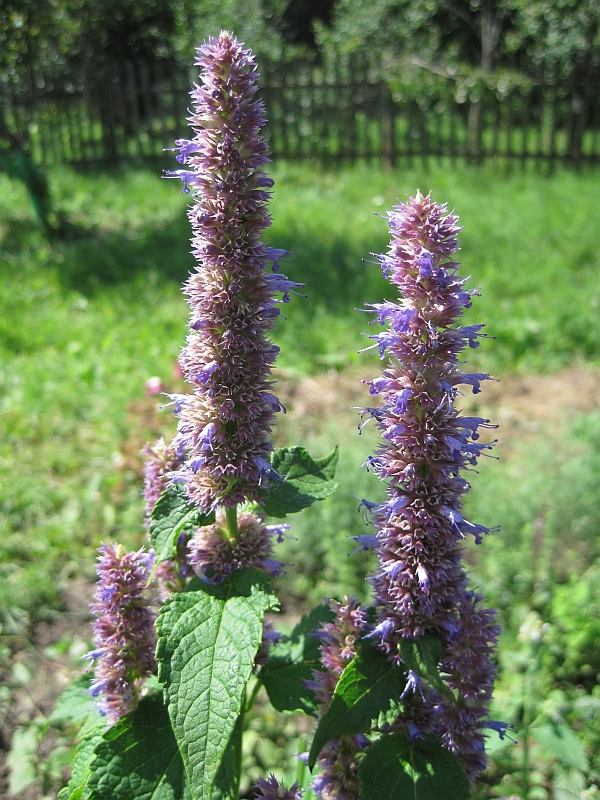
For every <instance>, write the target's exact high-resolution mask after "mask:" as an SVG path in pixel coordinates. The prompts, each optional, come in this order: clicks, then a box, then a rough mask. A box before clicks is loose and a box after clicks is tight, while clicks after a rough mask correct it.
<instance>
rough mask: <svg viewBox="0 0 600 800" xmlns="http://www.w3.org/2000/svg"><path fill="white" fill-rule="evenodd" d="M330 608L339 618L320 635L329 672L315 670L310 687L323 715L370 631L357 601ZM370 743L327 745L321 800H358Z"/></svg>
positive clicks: (318, 782)
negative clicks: (363, 758) (362, 760)
mask: <svg viewBox="0 0 600 800" xmlns="http://www.w3.org/2000/svg"><path fill="white" fill-rule="evenodd" d="M329 605H330V607H331V609H332V610H333V611H335V613H336V618H335V620H334V621H333V622H328V623H325V624H324V625H323V627H322V628H321V630H320V631H319V633H318V637H319V639H320V640H321V662H322V664H323V666H324V667H325V669H326V671H325V672H323V671H320V670H315V671H314V672H313V680H312V681H311V682H310V684H309V686H310V688H312V689H314V691H315V693H316V695H317V699H318V700H319V702H320V705H321V714H322V713H324V712H325V710H326V709H327V706H328V705H329V703H330V701H331V698H332V697H333V693H334V691H335V687H336V685H337V682H338V680H339V678H340V675H341V674H342V672H343V671H344V668H345V667H346V666H347V665H348V664H349V663H350V662H351V661H352V659H353V658H354V657H355V655H356V653H357V652H358V644H359V639H360V636H361V634H362V633H364V632H365V631H366V630H367V622H366V617H365V610H364V609H363V608H362V607H361V606H359V605H358V603H357V601H356V600H355V599H354V598H347V597H345V598H344V601H343V603H337V602H335V601H333V600H330V601H329ZM368 744H369V741H368V739H367V738H366V736H362V735H359V736H351V735H343V736H336V737H335V738H334V739H332V740H331V741H330V742H329V743H328V744H326V745H325V747H324V748H323V750H322V751H321V755H320V756H319V758H318V761H317V763H318V764H319V767H320V768H321V769H322V772H321V774H320V775H317V777H316V778H315V780H314V781H313V785H312V788H313V790H314V791H315V792H316V794H317V795H318V796H319V797H320V798H322V800H358V797H359V792H360V783H359V780H358V765H359V760H360V757H361V755H362V753H363V751H364V749H365V747H367V745H368Z"/></svg>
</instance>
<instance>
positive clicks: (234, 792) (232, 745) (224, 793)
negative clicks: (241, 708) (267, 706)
mask: <svg viewBox="0 0 600 800" xmlns="http://www.w3.org/2000/svg"><path fill="white" fill-rule="evenodd" d="M243 732H244V717H243V715H242V714H240V715H239V717H238V718H237V721H236V723H235V727H234V729H233V733H232V734H231V738H230V739H229V743H228V745H227V748H226V750H225V752H224V753H223V758H222V760H221V765H220V767H219V770H218V772H217V775H216V777H215V782H214V784H213V788H212V792H211V796H210V800H238V797H239V793H240V773H241V765H242V734H243Z"/></svg>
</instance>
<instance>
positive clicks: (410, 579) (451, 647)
mask: <svg viewBox="0 0 600 800" xmlns="http://www.w3.org/2000/svg"><path fill="white" fill-rule="evenodd" d="M388 220H389V227H390V231H391V234H392V242H391V244H390V248H389V250H388V253H387V254H386V255H383V256H379V257H378V260H379V262H380V264H381V266H382V269H383V273H384V275H385V276H386V277H388V278H390V280H391V282H392V283H395V284H396V286H397V287H398V288H399V290H400V294H401V300H400V302H399V303H392V302H384V303H379V304H374V305H373V306H372V308H373V310H374V312H375V313H376V314H377V318H378V321H379V322H380V323H381V324H382V325H383V324H386V325H387V328H386V330H385V331H384V332H383V333H379V334H377V335H374V336H372V337H371V338H372V339H374V340H375V344H374V345H373V347H375V348H377V349H378V350H379V353H380V356H381V358H384V357H385V356H388V357H389V359H390V360H389V363H388V365H387V366H386V367H385V368H384V370H383V372H382V375H381V377H378V378H375V379H374V380H372V381H370V382H369V385H370V390H371V394H373V395H380V396H381V399H382V402H381V404H380V406H379V407H378V408H368V409H364V412H363V417H364V416H367V417H372V418H373V419H374V420H375V424H376V426H377V427H378V428H379V430H380V431H381V434H382V439H383V444H382V445H381V446H380V447H379V449H378V451H377V452H376V454H375V455H374V456H371V457H370V459H369V460H368V468H370V469H372V470H373V471H374V472H375V473H376V474H377V475H378V476H379V477H380V478H381V479H382V480H384V481H386V483H387V499H386V501H385V502H384V503H383V504H381V505H380V506H379V507H375V508H373V507H370V508H369V509H368V513H369V515H370V517H371V519H372V520H373V522H374V524H375V526H376V527H377V544H376V548H375V549H376V551H377V554H378V556H379V567H378V570H377V572H376V574H375V576H374V578H373V583H374V587H375V593H376V598H377V604H378V607H379V609H380V615H379V622H378V625H377V626H376V628H375V630H374V631H373V634H372V635H373V637H374V638H375V639H376V640H377V641H378V642H379V643H380V645H381V646H382V647H383V648H384V649H385V650H386V651H387V652H388V653H389V654H390V657H391V658H393V659H394V660H396V661H399V660H400V657H399V654H398V644H399V642H400V640H401V639H402V637H408V638H418V637H420V636H422V635H423V634H424V633H428V634H432V635H434V636H436V637H437V638H439V639H440V640H441V642H442V645H443V647H444V650H445V655H444V660H443V662H442V663H443V668H444V670H445V671H446V672H447V673H448V679H447V680H448V683H449V684H450V685H451V686H452V688H456V689H457V690H458V691H459V692H461V693H462V694H461V696H460V697H459V700H458V701H457V703H456V704H453V705H452V708H450V707H446V703H448V702H449V701H447V700H443V701H441V702H440V703H439V704H438V707H437V709H436V714H435V716H436V717H437V722H436V719H434V713H433V706H434V704H435V703H436V699H435V695H434V693H433V692H431V691H428V692H427V693H426V694H423V693H421V692H420V687H416V690H415V691H413V694H412V696H411V699H410V704H411V705H414V706H415V708H414V709H413V710H414V712H415V714H416V712H417V711H418V717H417V716H415V714H412V716H411V713H412V712H410V713H409V712H407V713H406V714H405V718H404V720H401V721H400V723H399V724H404V725H405V727H408V724H409V723H413V728H415V725H414V719H416V718H420V719H422V720H423V723H422V729H426V730H427V731H429V730H431V728H432V727H433V728H434V729H435V727H436V725H437V726H438V728H439V730H440V732H441V731H443V725H441V720H442V718H444V719H445V720H446V721H447V722H448V728H447V730H446V732H445V733H444V736H443V741H444V743H445V744H446V746H448V747H449V749H450V750H452V751H454V752H456V753H460V754H461V755H462V756H464V758H463V761H464V763H465V765H466V766H467V768H468V771H469V774H470V775H471V776H473V775H474V774H476V772H477V771H478V770H479V769H481V767H482V764H483V754H482V752H481V751H482V750H483V738H482V736H481V727H482V717H484V716H485V715H486V713H487V711H486V707H485V702H487V700H488V699H489V696H490V695H491V687H492V683H493V678H494V668H493V662H492V660H491V659H492V656H493V650H494V647H495V643H496V639H497V627H496V626H495V624H494V623H493V619H492V617H493V613H492V612H489V611H480V612H476V611H475V609H474V607H473V603H472V601H471V600H470V599H469V598H470V597H471V595H470V593H469V592H468V591H467V577H466V575H465V572H464V569H463V565H462V561H461V547H462V543H463V542H464V540H465V538H466V534H467V533H471V534H472V535H473V536H474V537H475V541H476V542H477V543H479V542H480V541H481V540H482V534H485V533H488V532H489V530H490V529H488V528H486V527H484V526H483V525H477V524H474V523H472V522H469V521H468V520H466V519H465V518H464V517H463V515H462V513H461V498H462V495H464V493H465V492H466V491H467V490H468V489H469V484H468V483H467V482H466V480H464V478H462V477H461V475H460V473H461V471H463V470H465V469H469V467H471V466H473V465H475V464H476V462H477V459H478V458H479V456H480V455H481V454H482V453H484V451H486V450H488V449H490V448H491V446H492V445H493V442H491V443H483V444H482V443H481V442H480V441H479V430H480V429H481V428H491V427H495V426H491V425H490V424H489V421H488V420H485V419H482V418H479V417H468V416H463V415H462V414H461V413H460V412H459V411H458V410H457V409H456V408H455V405H454V401H455V399H456V396H457V394H458V390H457V388H456V387H457V386H460V385H470V386H471V387H472V389H473V392H474V393H476V392H478V391H479V387H480V383H481V381H483V380H486V379H488V378H489V376H488V375H483V374H479V373H464V372H462V370H461V369H460V364H459V360H458V358H459V354H460V353H461V351H462V350H463V348H464V347H466V346H467V345H469V346H470V347H476V346H477V345H478V344H479V342H478V337H480V336H482V334H481V333H480V331H481V328H482V327H483V326H482V325H470V326H465V327H459V326H456V324H455V323H456V321H457V319H458V317H459V316H460V314H461V313H462V310H463V308H466V307H469V306H470V305H471V297H472V296H473V295H474V294H477V292H469V291H467V290H466V289H465V288H464V284H465V281H464V280H463V279H461V278H460V277H459V276H458V275H457V273H456V269H457V267H458V264H457V263H456V262H455V261H453V260H452V258H453V255H454V253H455V252H456V251H457V250H458V241H457V234H458V232H459V230H460V229H459V227H458V225H457V222H458V220H457V217H455V216H454V215H453V214H448V213H447V208H446V206H441V205H438V204H437V203H434V202H433V201H432V200H431V198H430V197H429V196H428V197H423V196H422V195H421V194H420V193H417V196H416V198H413V199H411V200H410V201H409V202H408V203H407V204H406V205H404V204H401V205H399V206H397V207H396V208H394V209H393V211H391V212H390V213H389V214H388ZM473 637H475V638H473ZM477 637H478V638H477ZM473 648H474V650H476V651H477V655H476V657H475V656H474V655H473V653H472V652H471V650H472V649H473ZM471 656H473V663H474V664H475V663H476V664H477V668H476V669H472V668H470V667H468V665H469V659H470V657H471ZM409 678H411V676H410V675H409ZM413 689H415V686H413ZM461 704H462V705H461ZM459 706H460V708H459ZM427 707H429V709H427ZM467 707H468V712H467V711H465V709H466V708H467ZM427 710H428V711H429V713H428V714H425V715H424V712H426V711H427ZM417 727H418V726H417Z"/></svg>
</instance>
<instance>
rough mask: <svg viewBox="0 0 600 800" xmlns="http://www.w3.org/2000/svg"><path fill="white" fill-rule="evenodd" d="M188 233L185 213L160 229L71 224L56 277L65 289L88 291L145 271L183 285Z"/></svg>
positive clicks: (187, 267)
mask: <svg viewBox="0 0 600 800" xmlns="http://www.w3.org/2000/svg"><path fill="white" fill-rule="evenodd" d="M189 237H190V227H189V223H188V221H187V219H185V217H184V218H182V219H175V220H173V221H171V222H170V223H169V224H168V225H165V226H164V227H161V228H155V229H148V228H145V229H138V230H135V231H132V232H130V233H125V234H124V233H122V232H108V231H102V230H97V229H96V230H94V229H92V230H90V229H85V228H83V227H82V226H75V225H69V227H68V228H67V229H66V231H65V236H64V237H63V240H62V242H61V245H60V248H61V250H62V257H63V260H62V263H61V265H60V268H59V275H60V281H61V283H62V285H63V286H64V287H65V288H67V289H76V290H77V291H79V292H81V293H83V294H87V295H90V294H93V293H94V291H96V290H97V289H99V288H101V287H105V286H114V285H116V284H119V283H128V282H130V281H133V280H134V279H135V278H137V277H139V275H141V274H143V273H149V272H153V273H156V274H158V275H160V276H161V277H162V278H164V279H165V280H168V281H175V282H177V283H182V282H183V281H184V280H185V279H186V277H187V276H188V274H189V272H190V270H192V269H193V266H194V259H193V257H192V255H191V254H190V242H189Z"/></svg>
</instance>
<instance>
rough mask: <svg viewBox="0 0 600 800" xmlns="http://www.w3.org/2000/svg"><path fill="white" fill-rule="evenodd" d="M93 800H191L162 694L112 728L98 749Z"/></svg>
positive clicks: (93, 770) (92, 781)
mask: <svg viewBox="0 0 600 800" xmlns="http://www.w3.org/2000/svg"><path fill="white" fill-rule="evenodd" d="M91 773H92V774H91V776H90V778H89V780H88V790H89V798H90V800H132V798H135V800H185V798H186V794H187V789H186V776H185V771H184V768H183V761H182V760H181V756H180V754H179V750H178V749H177V742H176V741H175V736H174V735H173V729H172V728H171V722H170V720H169V714H168V713H167V709H166V707H165V704H164V702H163V699H162V697H161V696H160V694H155V695H149V696H148V697H144V698H143V699H142V700H141V701H140V704H139V705H138V707H137V708H136V709H135V710H134V711H131V712H130V713H129V714H126V715H125V716H124V717H123V718H122V719H120V720H119V721H118V722H117V723H116V725H113V726H112V728H109V729H108V730H107V731H106V732H105V733H104V734H103V736H102V738H101V740H100V742H99V743H98V744H97V745H96V748H95V751H94V759H93V761H92V765H91Z"/></svg>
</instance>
